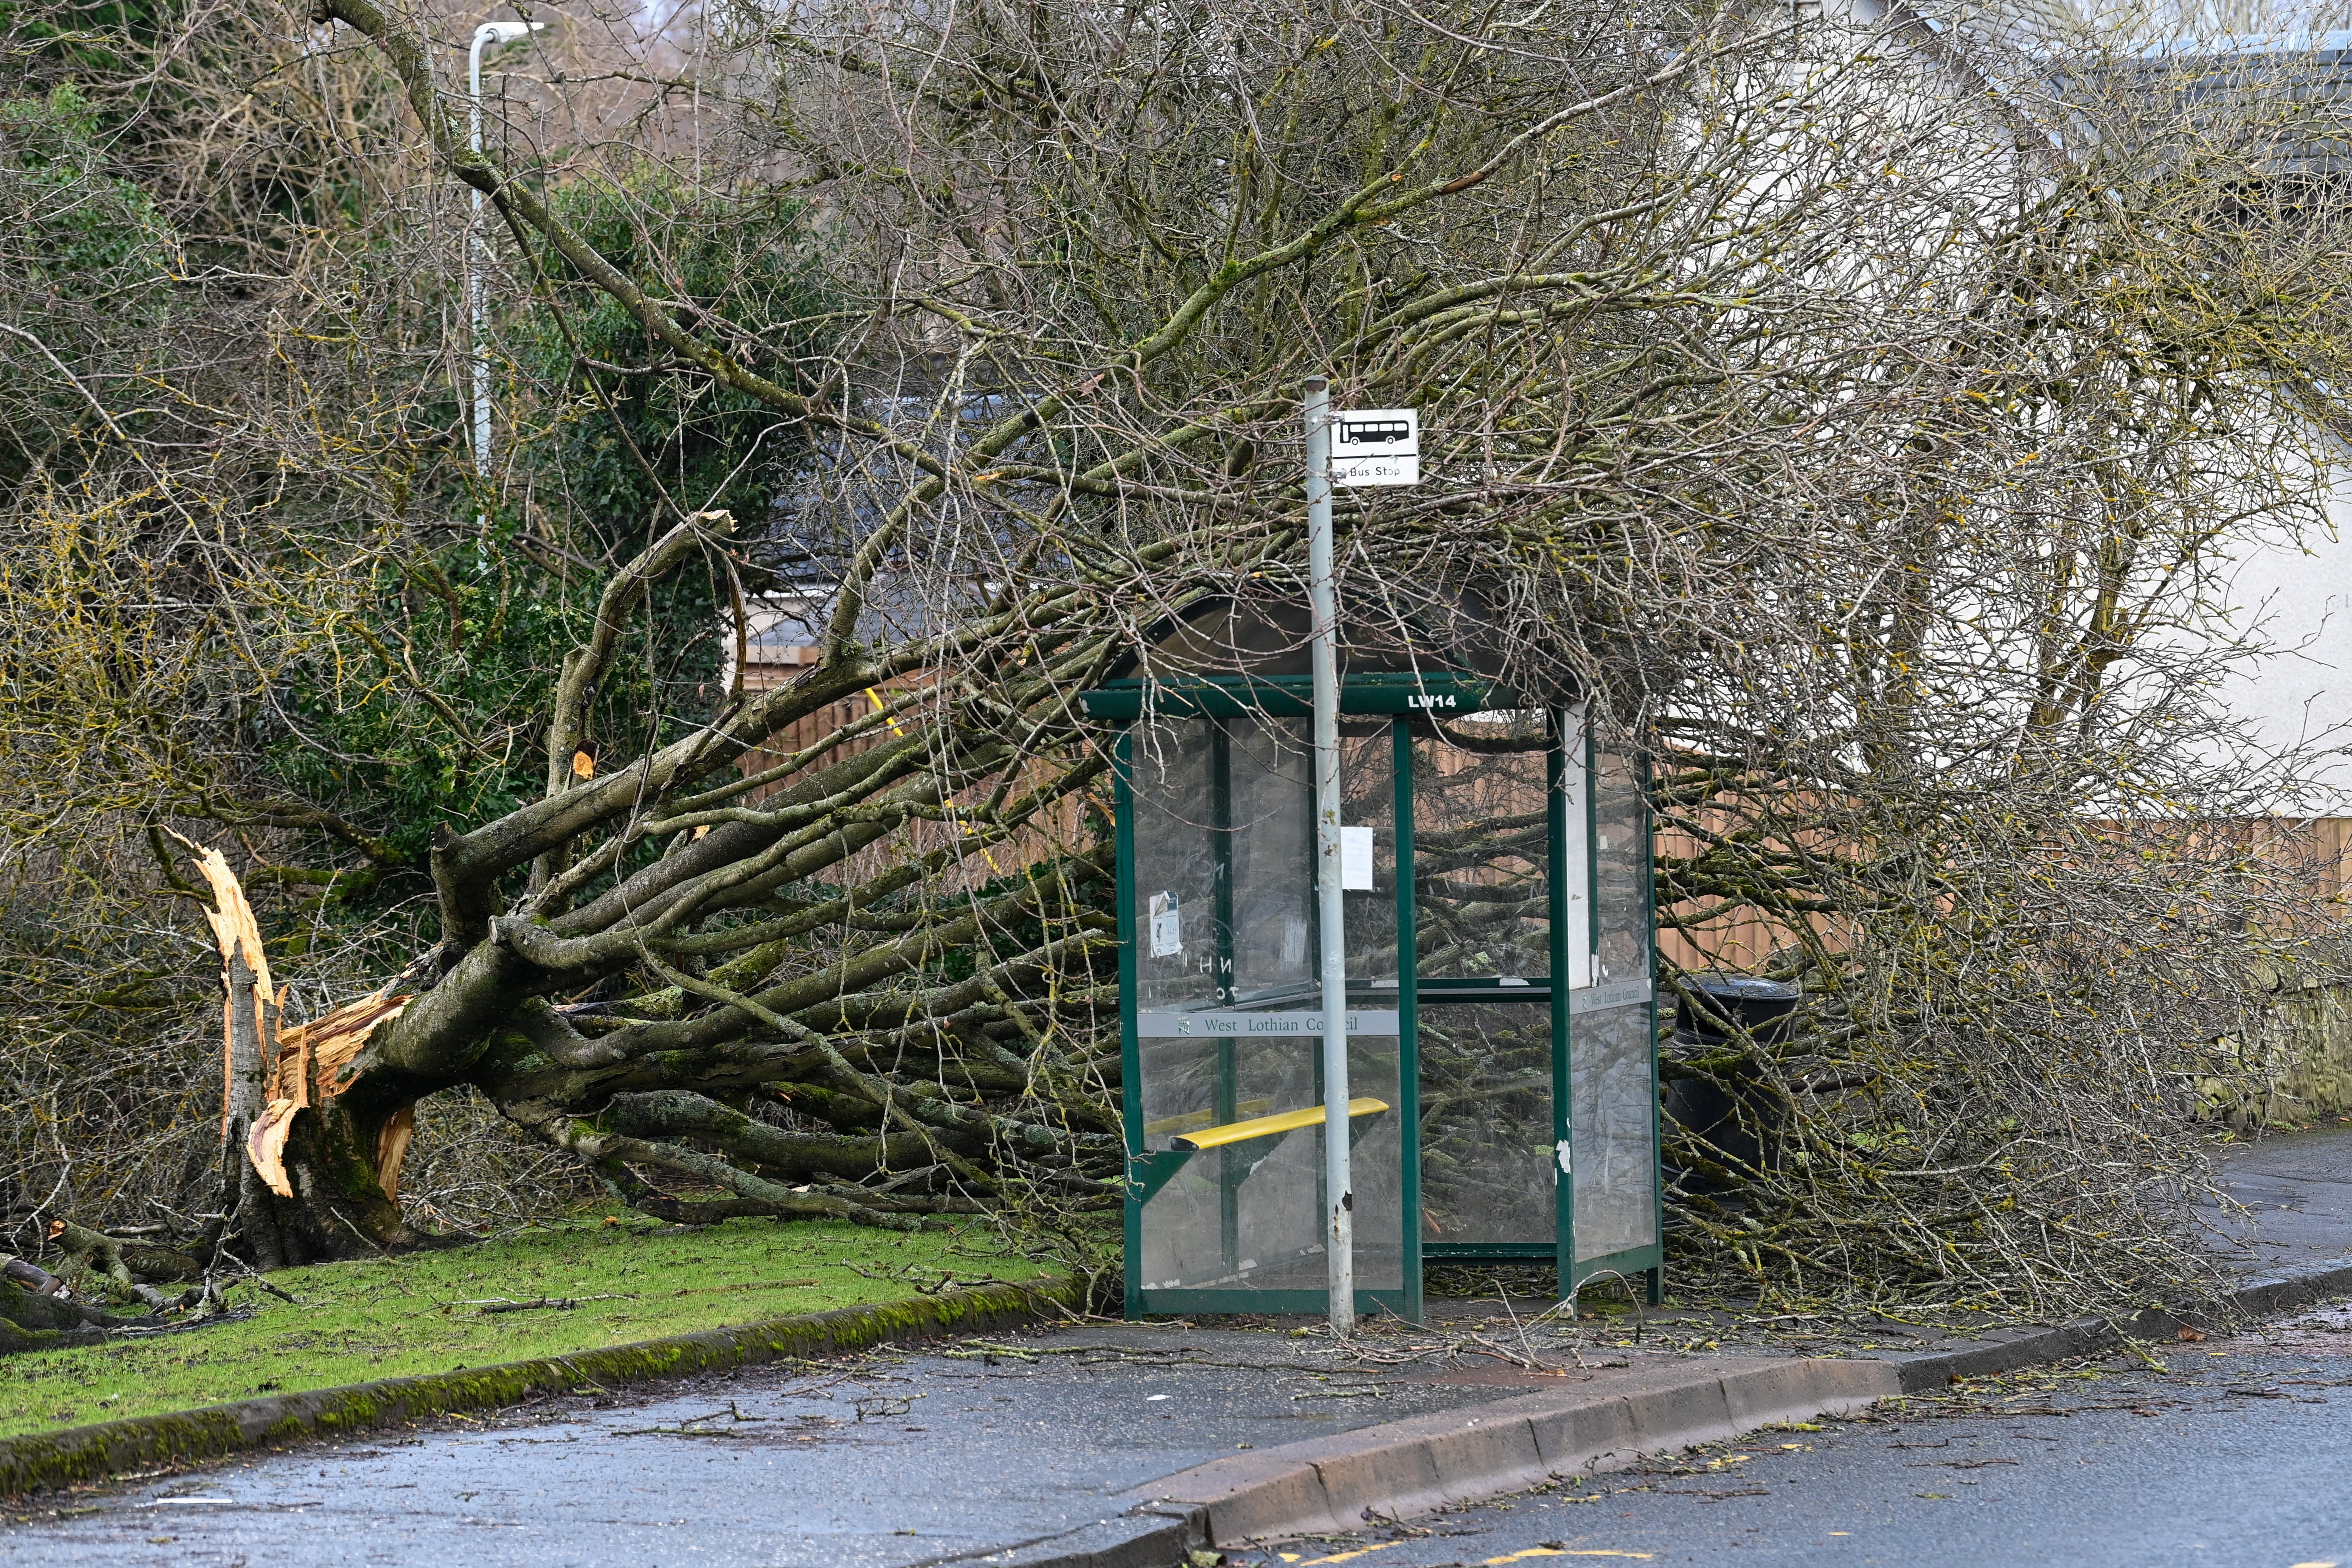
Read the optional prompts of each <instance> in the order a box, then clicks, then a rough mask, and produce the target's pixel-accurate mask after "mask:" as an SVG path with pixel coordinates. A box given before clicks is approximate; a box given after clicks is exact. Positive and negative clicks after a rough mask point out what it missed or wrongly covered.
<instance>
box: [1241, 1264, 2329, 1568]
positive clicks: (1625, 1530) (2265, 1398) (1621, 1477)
mask: <svg viewBox="0 0 2352 1568" xmlns="http://www.w3.org/2000/svg"><path fill="white" fill-rule="evenodd" d="M2334 1318H2335V1321H2336V1322H2338V1323H2341V1324H2342V1325H2343V1327H2342V1329H2340V1330H2337V1331H2334V1333H2333V1334H2330V1333H2329V1332H2328V1331H2325V1330H2321V1331H2316V1332H2307V1333H2304V1334H2280V1335H2275V1336H2273V1342H2272V1343H2269V1344H2254V1345H2248V1344H2246V1343H2245V1342H2231V1345H2230V1346H2229V1347H2228V1350H2227V1353H2224V1354H2220V1355H2216V1354H2212V1353H2210V1347H2208V1346H2182V1347H2179V1348H2178V1349H2177V1350H2176V1349H2174V1348H2172V1347H2167V1348H2166V1350H2165V1352H2164V1353H2163V1355H2162V1357H2161V1359H2162V1360H2163V1362H2164V1363H2165V1364H2166V1365H2167V1366H2168V1368H2169V1369H2170V1370H2169V1371H2168V1372H2166V1373H2156V1372H2153V1371H2149V1370H2147V1369H2145V1368H2143V1369H2141V1370H2140V1371H2138V1372H2136V1373H2129V1372H2120V1371H2110V1372H2104V1373H2099V1374H2097V1375H2095V1376H2090V1377H2085V1376H2082V1375H2079V1374H2074V1373H2029V1374H2019V1375H2017V1376H2014V1377H2011V1378H2009V1379H2005V1380H2001V1382H2000V1384H1997V1385H1996V1384H1985V1385H1979V1386H1975V1387H1971V1388H1970V1389H1969V1390H1966V1391H1964V1392H1962V1393H1959V1394H1956V1395H1955V1396H1953V1397H1950V1398H1945V1399H1937V1400H1926V1401H1912V1402H1910V1403H1909V1404H1908V1405H1906V1406H1905V1407H1902V1408H1900V1409H1897V1408H1894V1407H1885V1409H1886V1414H1885V1415H1881V1416H1876V1417H1874V1418H1871V1419H1865V1420H1862V1421H1854V1422H1836V1423H1831V1424H1828V1425H1826V1426H1824V1427H1823V1429H1822V1430H1820V1431H1800V1430H1783V1431H1767V1432H1759V1433H1757V1434H1755V1435H1753V1436H1752V1437H1751V1438H1749V1439H1748V1440H1747V1441H1743V1442H1738V1443H1732V1444H1727V1445H1722V1446H1719V1447H1710V1448H1707V1449H1704V1450H1699V1451H1696V1452H1694V1453H1692V1454H1691V1455H1689V1456H1687V1457H1686V1458H1685V1460H1684V1461H1683V1462H1681V1463H1677V1464H1671V1465H1669V1464H1657V1465H1652V1466H1648V1467H1645V1468H1643V1469H1641V1470H1638V1471H1629V1472H1622V1473H1619V1474H1616V1475H1607V1476H1601V1477H1597V1478H1592V1479H1588V1480H1587V1481H1586V1482H1585V1483H1584V1484H1583V1485H1581V1486H1557V1487H1553V1488H1551V1489H1547V1490H1545V1491H1543V1492H1538V1493H1529V1494H1524V1495H1521V1496H1517V1497H1514V1498H1508V1499H1504V1500H1499V1501H1497V1502H1495V1503H1490V1504H1486V1505H1484V1506H1481V1507H1476V1508H1470V1509H1465V1510H1459V1511H1456V1512H1451V1513H1446V1514H1442V1515H1437V1516H1433V1517H1426V1518H1423V1519H1419V1520H1415V1521H1408V1524H1407V1526H1406V1527H1405V1528H1402V1529H1391V1530H1383V1531H1371V1532H1369V1533H1367V1534H1365V1535H1363V1536H1360V1537H1355V1538H1349V1539H1332V1540H1326V1541H1318V1542H1288V1543H1286V1544H1284V1545H1283V1546H1281V1547H1280V1548H1279V1549H1278V1550H1273V1551H1255V1552H1236V1553H1234V1554H1233V1555H1232V1557H1231V1558H1230V1559H1229V1562H1231V1563H1234V1564H1236V1565H1237V1568H1262V1565H1265V1568H1271V1565H1277V1564H1279V1565H1285V1568H1287V1565H1292V1564H1298V1565H1304V1564H1308V1563H1341V1562H1345V1563H1349V1564H1350V1565H1351V1568H1457V1565H1469V1564H1481V1565H1484V1564H1495V1565H1497V1568H1499V1565H1500V1564H1503V1563H1528V1564H1531V1565H1532V1564H1538V1563H1546V1562H1549V1561H1553V1560H1558V1561H1559V1562H1560V1563H1563V1564H1568V1563H1577V1562H1596V1563H1599V1562H1612V1561H1613V1562H1620V1563H1628V1564H1631V1563H1641V1562H1648V1563H1658V1564H1661V1565H1663V1564H1667V1563H1756V1564H1762V1563H1792V1564H1794V1563H1801V1564H1805V1565H1806V1568H1817V1565H1818V1568H1846V1565H1852V1568H1863V1565H1865V1564H1869V1565H1880V1564H1884V1565H1888V1568H1894V1565H1900V1568H2044V1565H2047V1568H2169V1565H2173V1564H2195V1565H2200V1568H2352V1311H2347V1310H2345V1309H2341V1308H2339V1309H2336V1310H2335V1312H2334ZM2055 1412H2072V1414H2055Z"/></svg>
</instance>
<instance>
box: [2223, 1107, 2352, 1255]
mask: <svg viewBox="0 0 2352 1568" xmlns="http://www.w3.org/2000/svg"><path fill="white" fill-rule="evenodd" d="M2221 1170H2222V1180H2221V1185H2222V1188H2223V1190H2225V1191H2226V1192H2228V1193H2229V1194H2230V1195H2231V1197H2232V1198H2234V1199H2236V1200H2237V1202H2238V1203H2240V1204H2242V1205H2244V1209H2245V1212H2244V1213H2243V1214H2236V1215H2215V1216H2214V1218H2213V1222H2212V1227H2213V1229H2214V1231H2215V1233H2216V1236H2215V1245H2216V1249H2217V1250H2219V1251H2220V1252H2221V1254H2222V1256H2223V1257H2224V1258H2227V1259H2228V1260H2229V1261H2230V1264H2231V1267H2232V1268H2236V1269H2238V1270H2239V1271H2240V1272H2242V1273H2249V1274H2251V1273H2267V1272H2277V1271H2282V1270H2285V1269H2290V1268H2310V1267H2312V1266H2314V1265H2317V1264H2324V1263H2334V1262H2340V1261H2344V1260H2346V1259H2347V1258H2352V1128H2346V1127H2341V1126H2336V1127H2329V1128H2326V1129H2322V1130H2319V1131H2310V1132H2286V1133H2279V1134H2274V1135H2273V1136H2271V1137H2268V1138H2263V1139H2260V1140H2258V1141H2256V1142H2250V1143H2242V1144H2238V1145H2235V1146H2233V1147H2231V1148H2229V1149H2226V1150H2224V1151H2223V1154H2222V1165H2221Z"/></svg>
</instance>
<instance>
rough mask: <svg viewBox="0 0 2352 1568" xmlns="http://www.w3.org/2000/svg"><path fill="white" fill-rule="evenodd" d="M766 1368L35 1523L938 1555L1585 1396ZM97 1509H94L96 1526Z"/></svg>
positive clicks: (1138, 1347)
mask: <svg viewBox="0 0 2352 1568" xmlns="http://www.w3.org/2000/svg"><path fill="white" fill-rule="evenodd" d="M991 1343H993V1344H996V1345H1001V1346H1003V1347H1005V1348H1004V1349H1003V1350H1002V1351H994V1350H991V1349H989V1348H987V1345H985V1344H982V1343H980V1342H967V1343H966V1344H965V1345H964V1346H962V1347H961V1348H954V1347H949V1348H945V1349H942V1350H933V1351H929V1352H877V1353H875V1354H871V1355H866V1356H862V1357H858V1358H856V1359H855V1360H852V1361H844V1362H840V1363H806V1364H803V1365H801V1366H798V1367H765V1368H757V1369H747V1370H744V1371H740V1372H738V1373H734V1374H732V1375H729V1376H720V1377H710V1378H702V1379H697V1380H695V1381H693V1382H692V1383H690V1384H670V1385H667V1386H664V1385H656V1387H655V1388H654V1389H653V1390H651V1391H650V1394H651V1395H652V1396H651V1397H648V1394H647V1391H633V1392H632V1393H631V1394H629V1395H628V1396H627V1397H625V1398H608V1399H605V1400H604V1401H602V1402H601V1403H600V1402H599V1401H597V1400H596V1399H595V1398H593V1396H566V1397H562V1398H556V1399H550V1400H544V1401H541V1402H540V1403H538V1404H537V1405H530V1406H524V1407H521V1408H519V1409H517V1410H514V1411H509V1412H503V1413H499V1414H498V1415H492V1416H486V1417H484V1418H483V1419H481V1420H478V1421H466V1420H463V1419H457V1418H450V1419H445V1420H440V1421H436V1422H433V1423H428V1424H425V1425H424V1426H419V1427H418V1428H416V1429H415V1430H409V1431H389V1432H383V1433H375V1434H370V1435H368V1436H367V1437H366V1438H365V1439H364V1440H354V1441H352V1442H349V1443H342V1444H320V1445H314V1446H310V1447H299V1448H295V1449H292V1450H289V1451H288V1452H286V1453H283V1454H277V1455H264V1456H255V1457H247V1458H242V1459H237V1460H231V1461H227V1462H226V1463H223V1464H220V1465H217V1466H214V1467H210V1468H201V1469H194V1470H190V1471H186V1472H184V1473H180V1474H175V1475H172V1476H168V1477H154V1478H149V1479H145V1480H144V1481H142V1482H134V1483H132V1484H130V1485H127V1486H117V1487H114V1488H111V1489H108V1490H107V1491H106V1492H105V1493H102V1494H98V1495H90V1496H87V1497H82V1498H76V1499H71V1500H67V1501H66V1502H64V1503H62V1504H59V1503H58V1502H56V1501H54V1500H43V1501H42V1503H41V1504H40V1505H39V1506H38V1507H36V1508H31V1509H21V1510H16V1511H14V1512H12V1513H11V1514H10V1516H9V1517H10V1518H11V1520H12V1521H20V1522H14V1523H12V1524H11V1525H10V1526H9V1527H7V1528H5V1529H0V1557H5V1559H6V1560H8V1561H11V1562H26V1563H35V1562H37V1563H43V1564H64V1563H77V1564H79V1563H106V1564H110V1565H112V1564H145V1563H154V1564H165V1563H169V1564H207V1565H209V1564H223V1565H226V1564H236V1563H245V1564H248V1565H250V1568H261V1565H263V1564H279V1563H289V1564H291V1563H300V1564H305V1565H309V1564H343V1563H353V1564H358V1563H465V1564H467V1568H500V1565H508V1564H512V1565H515V1568H523V1565H530V1568H553V1565H558V1564H562V1565H572V1564H577V1565H580V1568H592V1565H602V1564H614V1565H626V1568H649V1565H656V1564H660V1565H667V1564H679V1565H686V1564H709V1565H722V1564H723V1565H729V1568H733V1565H737V1564H741V1565H746V1568H749V1565H755V1564H756V1565H760V1568H913V1565H916V1564H922V1563H941V1562H946V1561H951V1560H953V1559H955V1558H957V1557H959V1556H963V1555H966V1554H969V1553H972V1552H986V1551H990V1550H994V1549H998V1548H1001V1547H1003V1546H1005V1545H1007V1544H1011V1543H1015V1542H1022V1541H1024V1540H1029V1539H1034V1538H1037V1537H1040V1536H1045V1535H1051V1534H1055V1533H1057V1532H1059V1531H1064V1530H1069V1529H1074V1528H1076V1527H1077V1526H1080V1525H1083V1524H1087V1523H1090V1522H1092V1521H1095V1520H1097V1519H1101V1518H1104V1517H1107V1516H1109V1515H1111V1514H1114V1513H1115V1512H1116V1511H1117V1510H1115V1509H1112V1508H1110V1507H1108V1506H1107V1505H1106V1504H1105V1503H1104V1501H1103V1500H1104V1499H1106V1498H1108V1497H1109V1496H1111V1495H1112V1494H1115V1493H1117V1492H1118V1491H1120V1490H1123V1489H1126V1488H1128V1487H1130V1486H1134V1485H1138V1484H1140V1483H1141V1482H1144V1481H1147V1480H1150V1479H1153V1478H1155V1477H1158V1476H1163V1475H1167V1474H1169V1473H1171V1472H1172V1471H1175V1470H1179V1469H1182V1468H1186V1467H1188V1466H1191V1465H1195V1464H1201V1463H1203V1462H1205V1461H1207V1460H1210V1459H1213V1458H1221V1457H1223V1456H1224V1455H1226V1454H1230V1453H1233V1452H1234V1450H1235V1449H1236V1448H1237V1447H1273V1446H1274V1445H1276V1444H1279V1443H1288V1442H1295V1441H1297V1440H1298V1439H1300V1438H1302V1437H1308V1436H1318V1435H1322V1434H1328V1433H1330V1432H1335V1431H1344V1430H1348V1429H1350V1428H1353V1427H1357V1426H1370V1425H1373V1424H1375V1423H1378V1422H1381V1421H1393V1420H1398V1419H1402V1417H1405V1416H1408V1415H1421V1414H1423V1413H1426V1412H1430V1411H1436V1410H1444V1409H1452V1408H1456V1407H1459V1406H1461V1405H1472V1404H1477V1403H1481V1402H1483V1401H1485V1400H1487V1399H1492V1398H1496V1397H1503V1396H1508V1395H1512V1394H1524V1393H1527V1392H1528V1390H1529V1389H1530V1388H1532V1387H1538V1386H1558V1384H1557V1383H1554V1382H1548V1381H1546V1382H1539V1381H1538V1380H1534V1379H1530V1378H1528V1377H1526V1376H1524V1375H1521V1374H1518V1373H1515V1372H1513V1371H1512V1370H1511V1369H1510V1368H1509V1367H1508V1366H1507V1365H1506V1364H1504V1363H1498V1362H1496V1361H1494V1360H1492V1359H1488V1358H1473V1359H1472V1360H1471V1361H1470V1362H1468V1363H1461V1362H1459V1361H1458V1358H1457V1360H1455V1361H1449V1362H1446V1363H1440V1364H1432V1365H1420V1364H1416V1365H1413V1366H1410V1367H1407V1368H1403V1369H1381V1368H1373V1369H1371V1370H1370V1371H1369V1372H1364V1371H1359V1372H1353V1373H1351V1372H1349V1371H1346V1370H1343V1369H1344V1367H1345V1366H1347V1365H1349V1364H1352V1363H1353V1360H1354V1358H1352V1357H1349V1356H1346V1355H1343V1354H1341V1353H1340V1352H1335V1351H1334V1350H1333V1349H1332V1347H1331V1345H1330V1342H1328V1340H1300V1339H1292V1338H1288V1337H1286V1336H1284V1335H1282V1334H1279V1333H1268V1332H1237V1331H1214V1330H1201V1331H1185V1330H1171V1329H1150V1328H1141V1327H1107V1328H1099V1329H1086V1330H1080V1331H1066V1332H1062V1333H1048V1334H1022V1335H1012V1336H1006V1337H1004V1338H1003V1339H1002V1340H998V1341H994V1342H991ZM68 1510H79V1511H68Z"/></svg>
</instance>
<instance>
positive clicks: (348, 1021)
mask: <svg viewBox="0 0 2352 1568" xmlns="http://www.w3.org/2000/svg"><path fill="white" fill-rule="evenodd" d="M182 842H183V843H186V844H187V845H188V848H189V849H190V850H191V851H192V852H193V853H194V858H195V861H196V868H197V870H198V871H199V872H200V873H201V874H202V875H203V876H204V878H205V881H206V882H207V883H209V884H210V885H211V888H212V890H213V898H214V906H215V907H214V908H213V909H212V910H209V911H207V918H208V919H209V920H210V921H211V923H212V927H213V934H214V937H215V940H216V941H217V942H218V943H219V946H220V952H221V984H222V987H223V991H224V996H223V1003H222V1016H221V1057H222V1115H221V1153H222V1160H223V1170H222V1178H223V1186H224V1188H225V1196H226V1199H227V1201H228V1203H229V1205H230V1213H231V1215H233V1220H232V1224H231V1230H232V1232H233V1233H234V1234H235V1235H236V1237H238V1239H239V1241H240V1242H241V1244H242V1246H243V1248H244V1250H245V1251H246V1253H247V1256H248V1257H250V1258H251V1259H252V1261H253V1262H254V1263H256V1264H257V1265H258V1266H259V1267H261V1268H285V1267H287V1266H289V1265H293V1264H302V1263H310V1262H316V1261H320V1260H322V1259H327V1258H346V1257H352V1256H368V1255H373V1254H375V1253H378V1252H381V1251H384V1250H387V1249H390V1248H395V1247H419V1246H432V1245H436V1243H437V1242H438V1241H439V1240H440V1238H438V1237H433V1236H431V1235H428V1234H426V1233H425V1232H421V1231H418V1230H416V1229H415V1228H413V1227H412V1226H409V1224H408V1223H407V1221H406V1220H405V1219H404V1217H403V1216H402V1215H401V1211H400V1203H399V1197H398V1194H399V1185H400V1166H401V1162H402V1160H403V1159H404V1157H405V1156H406V1154H407V1152H408V1140H409V1134H410V1132H411V1131H412V1130H413V1129H414V1127H415V1100H414V1098H413V1097H403V1096H402V1095H401V1094H400V1093H399V1092H398V1090H397V1089H395V1088H392V1087H391V1086H387V1085H383V1084H379V1083H376V1082H373V1081H369V1082H366V1083H363V1084H355V1083H354V1082H352V1080H351V1079H349V1078H348V1077H347V1076H346V1069H348V1068H349V1067H350V1066H351V1063H352V1058H353V1057H355V1056H357V1055H358V1054H359V1052H360V1050H361V1048H362V1047H364V1046H365V1045H366V1043H367V1038H368V1036H369V1035H370V1034H371V1033H373V1030H374V1029H375V1027H376V1026H378V1025H380V1024H383V1023H385V1022H387V1021H389V1020H391V1019H393V1018H395V1017H397V1016H400V1012H401V1009H402V1008H403V1007H404V1006H405V1005H406V1004H407V1001H408V998H407V997H405V996H396V995H392V994H388V993H385V992H379V993H377V994H374V995H372V996H367V997H363V998H362V999H361V1000H360V1001H358V1002H354V1003H351V1004H348V1005H345V1006H342V1007H339V1008H337V1009H335V1010H334V1011H333V1012H331V1013H329V1014H328V1015H326V1016H324V1017H321V1018H319V1019H316V1020H313V1021H312V1022H310V1023H309V1024H302V1025H296V1026H292V1027H290V1028H289V1027H284V1026H282V1019H281V1009H282V1006H283V1005H284V1002H285V999H286V992H285V990H284V989H278V988H273V986H272V984H271V980H270V974H269V960H268V955H267V954H266V953H265V952H263V951H262V944H261V933H260V930H259V928H258V927H257V925H256V924H255V921H254V918H253V909H252V906H251V905H250V904H249V903H247V900H246V897H245V889H244V888H243V886H242V885H241V884H240V883H239V882H238V881H237V879H236V873H235V872H233V871H231V870H230V869H229V868H228V863H227V861H226V860H225V859H224V858H222V857H221V855H220V853H219V852H218V851H217V850H214V849H209V848H205V847H201V846H198V845H195V844H193V843H189V842H188V841H187V840H182Z"/></svg>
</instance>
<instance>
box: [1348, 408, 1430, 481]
mask: <svg viewBox="0 0 2352 1568" xmlns="http://www.w3.org/2000/svg"><path fill="white" fill-rule="evenodd" d="M1331 482H1332V483H1333V484H1335V485H1352V486H1361V485H1417V484H1419V483H1421V410H1419V409H1418V408H1359V409H1353V410H1348V409H1343V410H1341V411H1340V412H1339V413H1337V414H1334V415H1332V416H1331Z"/></svg>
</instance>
